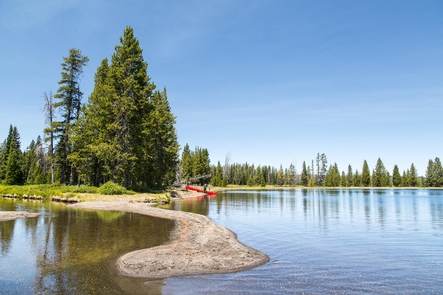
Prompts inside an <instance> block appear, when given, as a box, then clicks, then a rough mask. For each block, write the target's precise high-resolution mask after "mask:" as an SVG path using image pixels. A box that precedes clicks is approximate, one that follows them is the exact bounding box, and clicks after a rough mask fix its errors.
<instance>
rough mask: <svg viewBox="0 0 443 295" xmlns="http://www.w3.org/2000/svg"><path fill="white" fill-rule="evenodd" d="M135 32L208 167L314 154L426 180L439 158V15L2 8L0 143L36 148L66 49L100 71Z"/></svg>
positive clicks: (290, 5) (288, 7) (335, 9)
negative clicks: (11, 136)
mask: <svg viewBox="0 0 443 295" xmlns="http://www.w3.org/2000/svg"><path fill="white" fill-rule="evenodd" d="M126 26H131V27H133V28H134V32H135V36H136V37H137V38H138V39H139V41H140V44H141V47H142V48H143V55H144V58H145V60H146V61H147V62H148V64H149V67H148V75H149V76H150V77H151V79H152V81H153V82H154V83H155V84H156V85H157V88H158V89H163V87H164V86H166V87H167V91H168V98H169V101H170V104H171V108H172V112H173V113H174V114H175V115H176V116H177V124H176V128H177V132H178V137H179V142H180V144H181V146H184V145H185V144H186V143H188V144H189V145H190V147H191V149H193V148H194V147H195V146H200V147H203V148H207V149H208V150H209V153H210V158H211V163H213V164H216V163H217V161H220V162H221V163H222V164H223V162H224V160H225V156H226V155H227V154H228V153H230V155H231V162H238V163H245V162H248V163H251V164H252V163H253V164H255V165H273V166H276V167H279V166H280V164H282V165H283V167H288V166H289V165H290V164H291V163H294V164H295V165H296V167H297V169H298V170H299V171H300V169H301V165H302V163H303V161H306V162H307V163H310V162H311V160H312V159H315V156H316V154H317V153H325V154H326V155H327V157H328V161H329V163H331V164H332V163H334V162H337V164H338V166H339V169H340V170H346V169H347V166H348V164H351V165H352V167H353V169H354V170H355V169H358V170H359V171H360V172H361V167H362V164H363V160H365V159H366V160H367V161H368V164H369V166H370V168H371V169H372V168H373V167H374V166H375V163H376V161H377V159H378V158H379V157H380V158H381V159H382V160H383V162H384V164H385V166H386V168H387V169H388V170H389V171H391V172H392V169H393V167H394V165H395V164H397V165H398V166H399V168H400V170H401V171H402V170H406V169H407V168H409V167H410V165H411V163H412V162H413V163H414V164H415V166H416V167H417V169H418V172H419V174H424V173H425V169H426V166H427V163H428V160H429V159H434V158H435V157H440V158H442V157H443V148H442V146H443V136H442V135H441V134H442V132H441V129H442V126H443V124H442V123H443V116H442V110H443V58H442V57H443V2H442V1H431V0H429V1H407V0H402V1H296V0H290V1H284V0H279V1H259V0H254V1H242V0H238V1H230V0H224V1H141V0H140V1H132V0H128V1H108V0H91V1H76V0H63V1H60V0H40V1H31V0H2V1H1V2H0V36H1V40H2V41H1V46H0V56H1V57H2V58H1V59H0V81H1V82H0V100H1V108H0V140H1V141H3V140H4V139H5V138H6V136H7V133H8V129H9V125H10V124H12V125H13V126H17V128H18V130H19V133H20V135H21V141H22V148H23V149H24V148H26V147H27V146H28V145H29V143H30V142H31V140H32V139H35V138H36V137H37V136H38V135H41V134H42V130H43V128H44V126H45V125H44V115H43V113H42V111H41V108H42V105H43V98H42V95H43V92H45V91H50V90H51V91H52V92H53V93H56V91H57V89H58V84H57V82H58V81H59V80H60V77H61V76H60V72H61V66H60V64H61V63H62V61H63V57H64V56H67V55H68V51H69V49H70V48H78V49H80V50H81V51H82V52H83V54H84V55H87V56H88V57H89V58H90V62H89V64H88V66H87V67H86V68H85V69H84V76H83V78H82V81H81V89H82V91H83V92H84V99H83V101H84V102H86V101H87V98H88V96H89V94H90V93H91V91H92V88H93V77H94V73H95V71H96V69H97V67H98V66H99V64H100V62H101V60H102V59H103V58H105V57H107V58H110V57H111V55H112V53H113V52H114V47H115V46H116V45H117V44H119V37H120V36H122V34H123V30H124V28H125V27H126Z"/></svg>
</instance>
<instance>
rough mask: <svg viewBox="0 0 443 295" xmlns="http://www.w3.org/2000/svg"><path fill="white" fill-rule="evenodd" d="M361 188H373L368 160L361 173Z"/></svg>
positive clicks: (364, 163)
mask: <svg viewBox="0 0 443 295" xmlns="http://www.w3.org/2000/svg"><path fill="white" fill-rule="evenodd" d="M361 186H363V187H369V186H371V172H370V171H369V165H368V162H366V160H364V162H363V169H362V173H361Z"/></svg>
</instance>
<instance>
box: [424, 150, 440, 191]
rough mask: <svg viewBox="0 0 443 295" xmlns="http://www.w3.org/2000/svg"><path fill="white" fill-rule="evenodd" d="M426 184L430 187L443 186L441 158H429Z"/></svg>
mask: <svg viewBox="0 0 443 295" xmlns="http://www.w3.org/2000/svg"><path fill="white" fill-rule="evenodd" d="M426 185H427V186H428V187H442V186H443V167H442V164H441V161H440V158H438V157H436V158H435V160H434V161H433V160H429V162H428V167H427V169H426Z"/></svg>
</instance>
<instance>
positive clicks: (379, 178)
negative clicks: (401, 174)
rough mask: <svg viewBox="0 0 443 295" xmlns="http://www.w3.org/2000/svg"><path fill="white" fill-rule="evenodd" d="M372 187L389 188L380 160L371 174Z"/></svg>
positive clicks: (383, 166) (387, 178)
mask: <svg viewBox="0 0 443 295" xmlns="http://www.w3.org/2000/svg"><path fill="white" fill-rule="evenodd" d="M372 186H374V187H386V186H389V177H388V175H387V171H386V168H385V165H384V164H383V162H382V160H381V159H380V158H378V160H377V163H376V165H375V169H374V172H373V173H372Z"/></svg>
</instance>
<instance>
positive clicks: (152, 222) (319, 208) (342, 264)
mask: <svg viewBox="0 0 443 295" xmlns="http://www.w3.org/2000/svg"><path fill="white" fill-rule="evenodd" d="M8 202H9V203H8ZM11 202H12V204H14V206H15V207H17V208H18V207H21V208H23V207H24V206H29V203H30V202H20V201H15V202H14V201H10V200H7V201H5V200H3V201H0V204H1V205H0V210H11V209H5V208H6V207H7V206H9V207H11ZM4 204H9V205H7V206H5V205H4ZM32 204H33V205H32V206H34V207H31V208H25V210H26V211H34V212H35V211H40V212H43V213H44V216H41V217H39V218H36V219H35V220H32V219H28V220H17V221H13V222H3V223H0V229H1V235H0V236H1V248H0V249H1V257H0V273H1V274H2V278H1V279H0V293H2V292H3V293H8V292H9V293H12V294H14V292H15V293H16V294H24V293H25V294H26V293H28V294H34V293H37V291H36V290H49V291H53V290H59V292H62V291H66V293H72V292H73V291H77V292H74V293H78V294H91V293H97V294H105V293H107V294H109V293H111V294H112V293H114V294H118V293H126V294H143V293H144V294H443V280H442V275H443V190H425V189H419V190H406V189H405V190H394V189H387V190H371V189H368V190H363V189H349V190H348V189H346V190H345V189H343V190H340V189H294V190H272V191H271V190H270V191H230V192H223V193H219V194H218V196H217V197H214V198H198V199H187V200H181V201H177V202H173V203H172V205H171V206H169V209H172V210H183V211H189V212H195V213H199V214H203V215H206V216H208V217H209V218H211V219H212V220H214V221H215V222H217V223H219V224H221V225H223V226H226V227H227V228H229V229H231V230H232V231H234V232H236V233H237V235H238V238H239V240H240V241H241V242H243V243H244V244H246V245H248V246H251V247H254V248H256V249H258V250H260V251H262V252H264V253H266V254H268V255H269V256H270V258H271V261H270V262H269V263H267V264H265V265H263V266H260V267H256V268H254V269H251V270H247V271H244V272H240V273H235V274H223V275H204V276H188V277H178V278H169V279H165V280H160V281H144V280H140V279H138V280H136V279H130V278H124V277H121V276H119V275H118V274H116V273H115V269H114V268H113V266H114V263H115V260H116V259H117V258H118V256H119V255H121V254H122V253H124V252H125V251H126V252H127V251H132V250H130V249H136V248H137V247H151V246H153V245H157V244H161V243H163V242H165V241H166V240H167V237H168V235H169V233H170V231H171V230H172V229H173V227H174V226H175V223H174V222H173V221H167V220H161V219H156V218H150V217H146V216H139V215H137V214H129V213H126V214H122V213H119V212H109V213H107V214H109V216H105V215H106V214H105V213H104V212H102V213H96V212H93V211H82V210H72V209H69V210H66V209H64V207H63V208H58V207H57V208H54V207H53V206H54V204H52V205H49V204H45V205H38V203H36V202H33V203H32ZM34 204H35V205H34ZM40 204H42V203H40ZM28 209H29V210H28ZM51 210H52V211H51ZM100 214H102V215H103V216H101V217H100ZM104 214H105V215H104ZM62 216H64V217H62ZM61 218H63V219H64V221H63V222H61V224H60V225H55V224H56V223H57V222H58V221H57V219H61ZM4 224H9V225H8V226H5V225H4ZM12 224H13V226H12ZM11 228H12V229H11ZM48 229H49V233H48ZM5 236H6V238H5ZM51 239H52V240H51ZM48 240H49V241H51V242H47V241H48ZM85 240H87V241H85ZM91 241H92V242H91ZM121 244H123V245H121ZM102 252H103V253H102ZM100 253H102V254H100ZM71 255H73V256H72V257H71ZM84 255H85V256H87V257H86V258H85V257H83V256H84ZM29 261H31V263H29ZM29 264H31V265H29ZM16 266H17V267H18V270H17V271H16V270H15V268H16ZM27 272H28V274H27V275H24V273H27ZM91 273H92V275H91ZM42 277H43V278H42ZM5 286H6V287H5ZM20 286H26V287H20ZM41 286H44V287H45V288H46V289H41ZM39 288H40V289H39ZM63 288H66V289H63ZM69 291H70V292H69ZM47 293H50V292H47ZM52 293H56V292H52Z"/></svg>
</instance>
